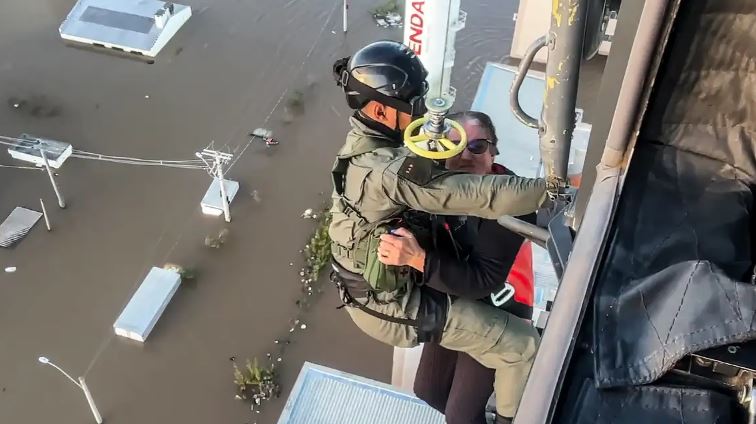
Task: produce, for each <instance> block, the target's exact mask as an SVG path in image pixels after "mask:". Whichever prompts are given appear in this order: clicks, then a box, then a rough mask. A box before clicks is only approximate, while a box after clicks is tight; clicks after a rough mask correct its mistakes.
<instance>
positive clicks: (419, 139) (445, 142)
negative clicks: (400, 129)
mask: <svg viewBox="0 0 756 424" xmlns="http://www.w3.org/2000/svg"><path fill="white" fill-rule="evenodd" d="M426 122H428V118H427V117H425V116H424V117H422V118H420V119H416V120H414V121H412V123H410V124H409V125H408V126H407V128H405V129H404V145H405V146H407V148H408V149H410V151H411V152H412V153H414V154H416V155H418V156H420V157H424V158H428V159H435V160H440V159H449V158H451V157H454V156H457V155H458V154H460V153H462V150H464V149H465V146H467V134H465V129H464V128H462V125H460V124H459V122H457V121H452V120H451V119H447V120H446V122H448V123H449V124H450V125H451V126H452V128H454V129H455V130H457V132H458V133H459V136H460V140H459V143H455V142H453V141H451V140H449V139H448V138H440V139H437V140H435V139H434V140H433V141H435V142H436V146H437V148H443V149H445V150H428V149H426V148H424V147H422V146H421V145H420V143H427V142H428V141H430V140H431V137H430V136H429V135H428V134H425V133H424V132H423V130H422V128H423V125H425V123H426ZM418 129H419V132H418V133H417V134H415V135H413V133H414V132H415V131H417V130H418Z"/></svg>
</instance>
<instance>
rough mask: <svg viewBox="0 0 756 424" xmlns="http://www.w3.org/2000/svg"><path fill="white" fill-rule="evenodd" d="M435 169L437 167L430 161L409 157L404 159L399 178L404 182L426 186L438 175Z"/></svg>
mask: <svg viewBox="0 0 756 424" xmlns="http://www.w3.org/2000/svg"><path fill="white" fill-rule="evenodd" d="M435 167H436V165H435V164H434V163H433V161H432V160H430V159H426V158H421V157H414V156H408V157H406V158H404V161H403V162H402V166H401V167H400V168H399V172H398V176H399V178H401V179H403V180H407V181H409V182H411V183H414V184H417V185H419V186H424V185H426V184H428V183H429V182H431V181H432V180H433V177H435V174H437V172H435V171H436V170H435V169H434V168H435Z"/></svg>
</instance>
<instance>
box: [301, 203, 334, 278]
mask: <svg viewBox="0 0 756 424" xmlns="http://www.w3.org/2000/svg"><path fill="white" fill-rule="evenodd" d="M316 219H317V224H316V227H315V231H313V233H312V237H310V242H309V243H307V245H306V246H305V250H304V255H305V258H306V260H305V263H306V265H305V277H306V278H307V279H309V280H310V283H312V282H315V281H317V280H318V277H320V273H321V272H323V270H324V269H325V268H326V267H327V266H328V263H329V262H330V260H331V238H330V237H328V227H329V226H330V225H331V214H330V213H328V211H323V212H321V213H320V214H319V215H318V217H317V218H316Z"/></svg>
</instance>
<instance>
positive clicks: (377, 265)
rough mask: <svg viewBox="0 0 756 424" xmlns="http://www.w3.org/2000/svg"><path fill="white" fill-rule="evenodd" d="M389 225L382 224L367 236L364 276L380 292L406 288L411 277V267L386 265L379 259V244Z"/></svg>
mask: <svg viewBox="0 0 756 424" xmlns="http://www.w3.org/2000/svg"><path fill="white" fill-rule="evenodd" d="M389 228H390V227H389V226H388V225H381V226H379V227H378V228H376V229H374V230H373V231H372V232H371V233H370V234H369V235H368V236H367V243H365V244H366V250H367V251H366V252H365V254H366V255H367V256H366V258H365V271H364V273H363V277H365V280H366V281H367V282H368V283H369V284H370V286H371V287H372V288H373V289H374V290H376V291H378V292H394V291H397V290H401V289H404V287H405V286H406V285H407V282H408V281H409V278H410V272H409V268H408V267H406V266H392V265H386V264H384V263H382V262H381V261H380V260H378V245H379V244H380V242H381V234H386V233H388V231H389Z"/></svg>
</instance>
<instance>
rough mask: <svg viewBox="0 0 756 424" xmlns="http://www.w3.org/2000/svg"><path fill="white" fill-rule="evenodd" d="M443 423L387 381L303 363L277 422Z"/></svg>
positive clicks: (288, 423) (418, 401) (339, 423)
mask: <svg viewBox="0 0 756 424" xmlns="http://www.w3.org/2000/svg"><path fill="white" fill-rule="evenodd" d="M397 423H413V424H443V423H444V417H443V415H441V414H440V413H439V412H438V411H436V410H435V409H433V408H431V407H430V406H428V405H427V404H425V403H424V402H423V401H421V400H420V399H418V398H417V397H415V396H413V395H411V394H408V393H404V392H402V391H400V390H398V389H396V388H395V387H392V386H389V385H388V384H384V383H380V382H378V381H373V380H370V379H367V378H363V377H359V376H356V375H352V374H348V373H345V372H341V371H337V370H334V369H331V368H327V367H323V366H320V365H315V364H312V363H309V362H305V364H304V366H303V367H302V371H300V373H299V377H298V378H297V382H296V383H295V384H294V388H293V389H292V391H291V394H290V395H289V399H288V400H287V402H286V406H285V407H284V410H283V412H282V413H281V417H280V418H279V420H278V424H397Z"/></svg>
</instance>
